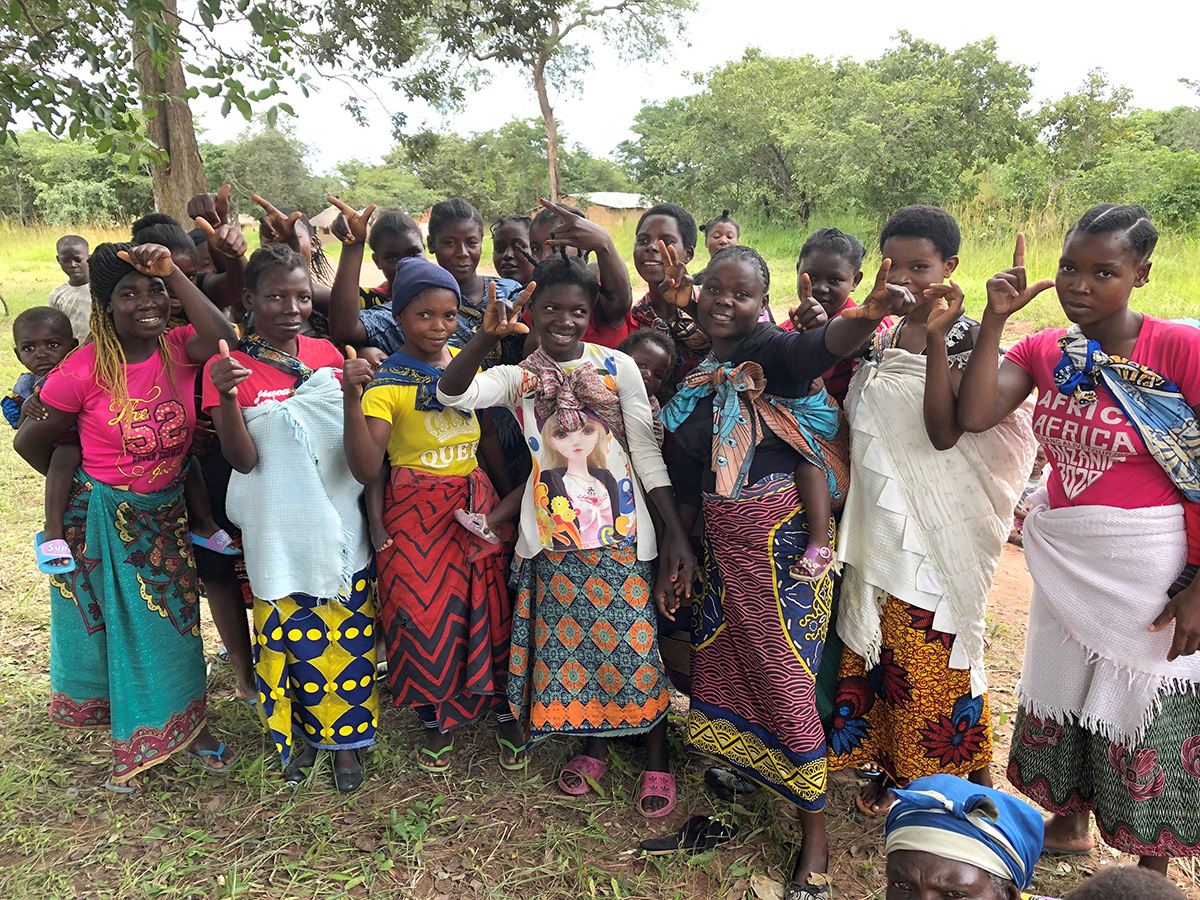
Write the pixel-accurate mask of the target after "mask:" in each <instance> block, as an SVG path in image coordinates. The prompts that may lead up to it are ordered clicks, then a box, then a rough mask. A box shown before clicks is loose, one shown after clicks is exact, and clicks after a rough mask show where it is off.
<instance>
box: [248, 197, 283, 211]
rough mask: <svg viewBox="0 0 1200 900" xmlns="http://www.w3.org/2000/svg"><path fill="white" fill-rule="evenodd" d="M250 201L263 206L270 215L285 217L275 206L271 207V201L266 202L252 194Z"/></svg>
mask: <svg viewBox="0 0 1200 900" xmlns="http://www.w3.org/2000/svg"><path fill="white" fill-rule="evenodd" d="M250 199H251V200H253V201H254V202H255V203H257V204H258V205H259V206H261V207H262V208H263V210H264V211H265V212H266V213H267V214H268V215H275V216H282V215H283V213H281V212H280V211H279V210H277V209H276V208H275V207H274V206H273V205H271V201H270V200H264V199H263V198H262V197H260V196H258V194H251V195H250Z"/></svg>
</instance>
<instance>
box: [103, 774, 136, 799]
mask: <svg viewBox="0 0 1200 900" xmlns="http://www.w3.org/2000/svg"><path fill="white" fill-rule="evenodd" d="M104 789H105V790H106V791H111V792H112V793H114V794H122V795H126V796H127V795H129V794H136V793H137V792H138V790H139V785H136V784H117V783H116V782H115V781H113V780H112V779H111V778H109V779H108V780H107V781H105V782H104Z"/></svg>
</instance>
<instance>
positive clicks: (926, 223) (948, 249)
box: [879, 205, 962, 260]
mask: <svg viewBox="0 0 1200 900" xmlns="http://www.w3.org/2000/svg"><path fill="white" fill-rule="evenodd" d="M894 237H916V238H925V239H926V240H927V241H929V242H930V243H931V244H933V246H934V249H936V250H937V252H938V253H939V254H940V255H941V257H942V259H943V260H947V259H949V258H950V257H952V256H958V248H959V247H960V246H962V232H960V231H959V230H958V223H957V222H956V221H954V216H952V215H950V213H948V212H946V211H945V210H944V209H941V208H939V207H937V206H921V205H918V206H904V207H901V208H900V209H898V210H896V211H895V212H894V213H892V214H891V216H890V217H889V218H888V220H887V221H886V222H884V223H883V231H881V232H879V250H880V252H883V245H884V244H885V243H887V241H888V239H889V238H894Z"/></svg>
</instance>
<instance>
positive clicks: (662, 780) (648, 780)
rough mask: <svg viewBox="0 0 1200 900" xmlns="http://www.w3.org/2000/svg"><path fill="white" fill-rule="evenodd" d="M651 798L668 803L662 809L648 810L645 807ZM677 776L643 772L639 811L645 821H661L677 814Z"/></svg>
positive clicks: (668, 773) (638, 801) (638, 799)
mask: <svg viewBox="0 0 1200 900" xmlns="http://www.w3.org/2000/svg"><path fill="white" fill-rule="evenodd" d="M651 797H657V798H659V799H662V800H666V801H667V805H666V806H664V807H662V809H650V810H648V809H646V807H645V806H644V805H643V804H645V802H646V801H647V800H649V799H650V798H651ZM675 801H676V794H675V776H674V775H672V774H671V773H670V772H643V773H642V783H641V785H640V786H639V787H638V797H637V811H638V813H640V814H641V816H642V818H644V819H661V818H663V817H664V816H669V815H670V814H671V813H673V812H675Z"/></svg>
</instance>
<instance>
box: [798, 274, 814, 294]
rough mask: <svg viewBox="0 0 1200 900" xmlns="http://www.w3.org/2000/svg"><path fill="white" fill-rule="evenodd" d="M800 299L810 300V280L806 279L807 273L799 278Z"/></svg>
mask: <svg viewBox="0 0 1200 900" xmlns="http://www.w3.org/2000/svg"><path fill="white" fill-rule="evenodd" d="M800 299H801V300H811V299H812V279H811V278H809V277H808V273H807V272H805V273H804V274H803V275H801V276H800Z"/></svg>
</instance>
